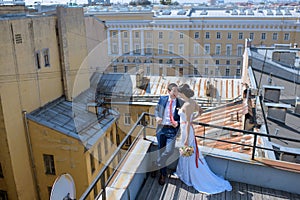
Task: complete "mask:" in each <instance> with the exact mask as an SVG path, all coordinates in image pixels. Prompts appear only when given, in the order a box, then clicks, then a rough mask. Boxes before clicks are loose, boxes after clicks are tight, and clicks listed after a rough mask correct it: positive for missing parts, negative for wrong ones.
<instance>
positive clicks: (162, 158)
mask: <svg viewBox="0 0 300 200" xmlns="http://www.w3.org/2000/svg"><path fill="white" fill-rule="evenodd" d="M167 90H168V94H169V95H167V96H161V97H160V99H159V101H158V104H157V105H156V107H155V117H156V123H157V128H156V137H157V142H158V148H159V153H158V158H157V161H156V164H157V166H158V167H160V177H159V179H158V183H159V184H160V185H163V184H165V178H166V176H167V166H166V160H167V159H168V158H169V157H170V156H171V155H172V153H173V151H174V148H175V141H176V135H177V133H178V131H179V125H180V117H179V115H178V109H179V108H180V106H181V105H182V104H183V102H182V100H180V99H178V98H177V95H178V90H177V85H176V84H175V83H170V84H169V85H168V88H167Z"/></svg>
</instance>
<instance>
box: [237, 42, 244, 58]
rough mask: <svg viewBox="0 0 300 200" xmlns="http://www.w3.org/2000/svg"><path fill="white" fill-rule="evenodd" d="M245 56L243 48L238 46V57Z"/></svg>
mask: <svg viewBox="0 0 300 200" xmlns="http://www.w3.org/2000/svg"><path fill="white" fill-rule="evenodd" d="M242 55H243V46H242V45H238V46H237V56H242Z"/></svg>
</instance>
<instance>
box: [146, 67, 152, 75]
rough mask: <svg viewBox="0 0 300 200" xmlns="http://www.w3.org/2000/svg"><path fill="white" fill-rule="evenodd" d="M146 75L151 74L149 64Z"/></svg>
mask: <svg viewBox="0 0 300 200" xmlns="http://www.w3.org/2000/svg"><path fill="white" fill-rule="evenodd" d="M146 75H147V76H149V75H151V68H150V66H149V65H147V67H146Z"/></svg>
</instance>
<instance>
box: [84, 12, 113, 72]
mask: <svg viewBox="0 0 300 200" xmlns="http://www.w3.org/2000/svg"><path fill="white" fill-rule="evenodd" d="M84 20H85V27H86V40H87V50H88V55H87V62H88V66H89V70H90V75H92V73H93V72H95V71H98V72H99V71H100V72H103V71H105V69H106V67H107V66H108V65H109V64H110V63H111V62H110V60H109V57H108V55H107V41H106V37H107V33H106V28H105V24H104V22H102V20H100V19H98V18H96V17H91V16H88V17H85V18H84Z"/></svg>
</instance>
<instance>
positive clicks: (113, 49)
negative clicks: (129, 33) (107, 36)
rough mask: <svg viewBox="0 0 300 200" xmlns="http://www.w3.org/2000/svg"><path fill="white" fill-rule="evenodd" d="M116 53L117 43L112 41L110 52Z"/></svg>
mask: <svg viewBox="0 0 300 200" xmlns="http://www.w3.org/2000/svg"><path fill="white" fill-rule="evenodd" d="M117 53H118V44H117V43H113V44H112V54H117Z"/></svg>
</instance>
